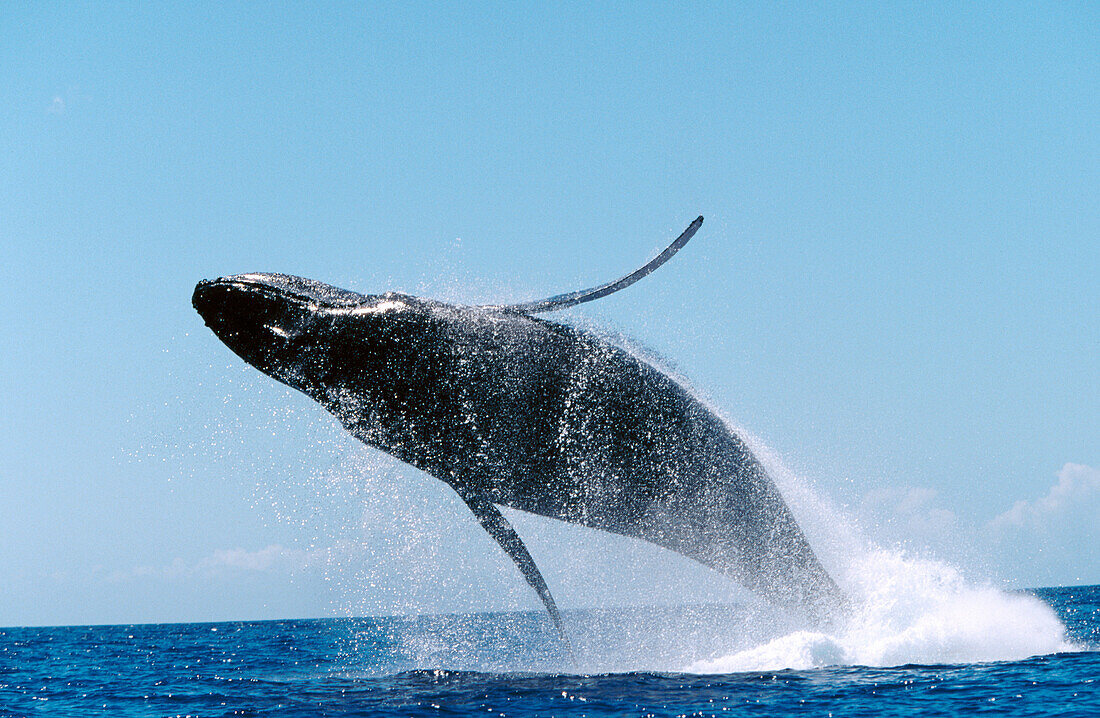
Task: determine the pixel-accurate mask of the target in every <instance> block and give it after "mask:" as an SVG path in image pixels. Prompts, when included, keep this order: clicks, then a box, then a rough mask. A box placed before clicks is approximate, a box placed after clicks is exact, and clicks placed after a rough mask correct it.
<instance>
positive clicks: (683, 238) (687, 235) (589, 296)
mask: <svg viewBox="0 0 1100 718" xmlns="http://www.w3.org/2000/svg"><path fill="white" fill-rule="evenodd" d="M702 224H703V218H702V217H699V218H698V219H696V220H695V221H694V222H692V223H691V224H689V225H688V228H687V229H685V230H684V231H683V233H682V234H681V235H680V236H679V237H677V238H676V239H675V240H674V241H673V242H672V244H670V245H668V246H667V247H665V249H664V251H662V252H661V253H660V254H658V255H657V256H656V257H654V258H653V259H651V260H649V261H648V262H646V263H645V264H644V265H643V266H641V267H639V268H638V269H635V270H634V271H633V272H631V273H630V274H628V275H626V276H625V277H619V278H618V279H616V280H615V281H613V282H608V283H607V284H601V285H600V286H598V287H592V288H591V289H582V290H580V291H577V292H568V293H566V294H558V295H557V296H554V297H550V298H549V299H538V300H535V301H533V302H522V303H520V304H494V305H487V306H486V307H485V308H486V309H500V310H503V311H507V312H520V313H523V314H539V313H542V312H556V311H558V310H559V309H565V308H566V307H573V306H576V305H578V304H584V303H585V302H591V301H593V300H595V299H599V298H600V297H606V296H607V295H608V294H614V293H615V292H617V291H619V290H620V289H626V288H627V287H629V286H630V285H631V284H634V282H637V281H638V280H639V279H641V278H642V277H644V276H646V275H647V274H649V273H650V272H652V271H653V270H655V269H657V267H660V266H661V265H662V264H664V263H665V262H667V261H668V260H669V259H671V258H672V255H674V254H676V253H677V252H679V251H680V248H681V247H683V246H684V245H685V244H687V243H688V240H690V239H691V238H692V237H694V236H695V233H696V232H697V231H699V227H700V226H702Z"/></svg>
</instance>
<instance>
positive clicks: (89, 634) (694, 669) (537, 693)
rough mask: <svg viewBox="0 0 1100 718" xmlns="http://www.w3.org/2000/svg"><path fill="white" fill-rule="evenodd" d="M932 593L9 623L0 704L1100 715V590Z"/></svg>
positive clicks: (156, 709) (240, 710) (211, 709)
mask: <svg viewBox="0 0 1100 718" xmlns="http://www.w3.org/2000/svg"><path fill="white" fill-rule="evenodd" d="M921 600H922V601H925V602H930V603H932V604H935V605H931V606H926V608H925V610H922V611H918V612H917V613H916V614H914V613H912V606H910V607H906V608H904V609H899V608H898V606H897V604H898V598H897V597H896V596H895V597H893V598H891V599H890V600H889V601H887V602H886V603H888V604H890V605H888V606H879V607H877V608H875V609H874V610H871V611H864V612H862V613H860V614H859V615H858V616H857V617H856V618H854V619H853V620H852V622H851V624H850V625H847V626H844V627H842V628H837V629H836V631H835V632H834V633H833V634H828V633H813V632H810V631H806V630H799V629H797V627H795V626H791V627H789V628H791V629H792V630H789V631H786V632H785V629H783V628H780V629H778V630H777V629H776V625H777V624H776V623H775V620H774V617H770V618H766V619H765V617H764V616H763V614H761V613H760V609H759V608H755V609H754V608H747V607H739V606H725V605H701V606H686V607H658V608H654V607H651V608H605V609H600V610H589V611H581V610H574V611H565V612H564V615H565V619H566V623H567V625H568V627H569V631H570V635H571V636H572V639H573V643H574V651H575V655H574V657H573V659H572V660H571V659H570V658H569V657H568V655H567V654H566V653H565V652H564V651H563V650H562V648H561V646H560V645H559V643H558V641H557V639H556V635H555V633H554V630H553V627H552V625H551V624H550V622H549V620H548V619H547V617H546V615H545V614H544V613H541V612H516V613H483V614H468V615H445V616H419V617H385V618H327V619H307V620H284V621H257V622H249V621H244V622H226V623H186V624H141V625H130V626H62V627H44V628H5V629H0V716H5V717H7V716H32V715H33V716H37V715H51V716H55V715H56V716H85V715H111V716H268V715H270V716H375V715H392V716H448V715H449V716H463V715H481V716H513V717H516V718H521V717H524V716H719V715H730V714H738V713H740V714H745V715H816V716H845V715H851V716H855V715H874V716H892V715H898V716H901V715H905V716H909V715H916V714H920V715H935V716H955V715H968V714H970V713H975V712H982V713H990V714H1004V715H1028V716H1032V715H1033V716H1100V692H1098V687H1100V686H1098V685H1097V679H1098V678H1100V586H1076V587H1063V588H1043V589H1035V590H1033V591H1027V592H1015V593H1009V592H1004V591H997V590H994V589H972V588H968V589H966V590H964V591H962V592H959V591H956V592H954V593H952V594H951V595H950V597H947V598H941V599H937V598H936V597H935V596H932V597H931V598H929V597H928V596H927V595H926V596H924V597H923V598H922V599H921ZM899 610H900V612H899ZM901 615H906V616H908V618H907V620H905V621H901V622H900V623H898V622H897V620H896V619H897V617H898V616H901ZM991 616H993V620H992V621H991V619H990V617H991ZM763 625H766V626H768V628H767V629H764V628H761V626H763ZM1032 651H1037V652H1036V653H1034V654H1033V653H1031V652H1032Z"/></svg>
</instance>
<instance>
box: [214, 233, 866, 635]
mask: <svg viewBox="0 0 1100 718" xmlns="http://www.w3.org/2000/svg"><path fill="white" fill-rule="evenodd" d="M702 222H703V218H702V217H699V218H698V219H696V220H695V221H694V222H692V223H691V225H690V226H689V227H688V228H687V229H686V230H685V231H684V232H683V233H682V234H681V235H680V236H679V237H677V239H676V240H675V241H674V242H673V243H672V244H671V245H670V246H669V247H668V248H666V249H665V250H664V251H663V252H661V253H660V254H659V255H658V256H657V257H656V258H654V259H653V260H652V261H650V262H649V263H647V264H646V265H645V266H643V267H641V268H640V269H637V270H635V271H634V272H632V273H630V274H628V275H626V276H624V277H622V278H621V279H618V280H615V281H612V282H608V283H607V284H603V285H600V286H598V287H595V288H593V289H588V290H582V291H578V292H570V293H567V294H561V295H558V296H555V297H550V298H549V299H543V300H539V301H532V302H526V303H520V304H510V305H509V304H502V305H481V306H463V305H457V304H447V303H443V302H439V301H434V300H431V299H426V298H422V297H415V296H410V295H407V294H400V293H397V292H386V293H384V294H377V295H363V294H359V293H357V292H353V291H349V290H346V289H340V288H337V287H334V286H331V285H328V284H325V283H323V282H319V281H316V280H312V279H305V278H302V277H295V276H290V275H285V274H262V273H260V274H239V275H234V276H229V277H223V278H220V279H215V280H204V281H201V282H199V284H198V285H197V286H196V287H195V292H194V296H193V299H192V303H193V305H194V307H195V309H196V310H197V311H198V312H199V314H200V315H201V316H202V318H203V320H204V321H205V323H206V325H207V326H208V327H210V329H212V330H213V331H214V333H215V334H216V335H217V336H218V337H219V338H220V339H221V340H222V341H223V342H224V343H225V344H226V345H227V346H228V347H229V348H230V349H231V350H232V351H233V352H235V353H236V354H238V355H239V356H240V357H241V358H242V359H244V360H245V361H246V362H248V363H249V364H251V365H252V366H254V367H255V368H257V369H259V370H260V371H262V372H264V373H265V374H268V375H269V376H271V377H273V378H275V379H277V380H278V381H280V382H283V383H284V384H287V385H289V386H291V387H294V388H295V389H298V390H300V391H302V392H304V393H305V394H307V395H308V396H310V397H311V398H313V399H314V400H316V401H317V402H318V403H320V404H321V405H322V406H324V407H325V408H326V409H327V410H328V411H330V412H331V413H332V414H333V415H334V416H335V417H336V418H337V419H338V420H339V421H340V423H341V424H343V426H344V427H345V428H346V429H347V430H348V431H349V432H351V433H352V434H353V435H354V436H355V437H356V438H358V439H360V440H361V441H363V442H364V443H366V444H367V445H369V446H372V447H375V448H378V449H381V450H382V451H385V452H386V453H388V454H391V455H392V456H394V457H396V458H398V459H400V460H401V461H404V462H407V463H409V464H411V465H412V466H414V467H416V468H418V469H421V470H423V471H425V472H427V473H428V474H431V475H432V476H434V477H436V478H438V479H440V480H442V481H443V482H445V483H446V484H448V485H449V486H451V487H452V488H453V489H454V490H455V491H456V492H457V494H458V496H459V497H461V499H462V500H463V501H464V502H465V503H466V505H467V506H469V508H470V510H471V511H472V512H473V514H474V516H475V517H476V518H477V520H478V521H479V522H480V524H481V526H483V527H484V528H485V530H486V531H488V533H489V534H490V535H492V537H493V538H494V539H496V541H497V542H498V543H499V544H500V546H501V548H503V549H504V551H505V552H506V553H507V554H508V555H509V556H510V557H511V558H512V560H513V561H514V562H515V563H516V565H517V567H518V568H519V569H520V571H521V572H522V573H523V576H524V578H525V579H526V580H527V582H528V583H529V584H530V585H531V587H532V588H533V589H534V590H535V591H536V592H537V593H538V595H539V597H540V598H541V599H542V601H543V603H544V604H545V606H546V609H547V611H548V613H549V614H550V617H551V619H552V620H553V622H554V624H555V626H556V627H557V629H558V632H559V634H560V635H561V637H562V639H563V640H564V641H565V644H566V646H568V640H567V639H566V633H565V629H564V626H563V624H562V620H561V616H560V614H559V611H558V609H557V606H556V604H555V602H554V598H553V596H552V595H551V593H550V590H549V588H548V587H547V585H546V581H545V580H544V579H543V577H542V575H541V573H540V572H539V570H538V567H537V566H536V565H535V562H534V561H533V560H532V558H531V555H530V554H529V553H528V551H527V548H526V547H525V546H524V544H523V541H522V540H521V539H520V537H519V535H518V534H517V533H516V531H515V530H514V529H513V528H512V526H511V524H510V523H509V522H508V520H507V519H506V518H505V517H504V516H503V515H502V514H501V512H500V511H499V509H498V508H497V507H498V506H508V507H512V508H515V509H520V510H522V511H528V512H531V513H535V514H539V515H542V516H548V517H551V518H555V519H560V520H563V521H569V522H572V523H576V524H581V525H584V526H588V527H592V528H596V529H602V530H604V531H610V532H614V533H617V534H621V535H624V536H630V537H634V538H638V539H642V540H645V541H649V542H651V543H654V544H657V545H658V546H662V547H665V548H667V549H671V550H672V551H675V552H677V553H680V554H682V555H684V556H687V557H689V558H692V559H694V560H696V561H698V562H700V563H702V564H704V565H706V566H709V567H711V568H712V569H715V570H717V571H720V572H722V573H724V574H726V575H728V576H730V577H731V578H733V579H734V580H736V581H738V582H739V583H741V584H742V585H744V586H745V587H747V588H749V589H751V590H752V591H754V592H756V593H757V594H758V595H760V596H761V597H763V598H764V599H765V600H768V601H770V602H772V603H775V604H779V605H781V606H784V607H787V608H791V609H795V610H797V611H798V612H799V613H800V614H802V615H804V616H807V617H809V618H811V619H812V620H814V621H815V622H824V621H827V620H829V618H830V617H831V616H832V615H833V614H834V613H835V611H836V610H838V609H839V608H840V607H841V606H842V605H843V604H844V602H845V599H844V597H843V595H842V593H841V592H840V590H839V589H838V588H837V586H836V584H835V583H834V582H833V580H832V578H830V576H829V574H828V573H827V572H826V571H825V569H824V568H823V567H822V565H821V563H820V562H819V561H818V559H817V557H816V556H815V555H814V552H813V550H812V549H811V548H810V545H809V543H808V542H807V540H806V538H805V536H804V535H803V533H802V530H801V529H800V528H799V526H798V524H797V523H796V521H795V519H794V517H793V516H792V515H791V512H790V510H789V509H788V508H787V506H786V504H785V503H784V501H783V498H782V496H781V495H780V492H779V490H778V489H777V487H776V485H775V484H774V482H773V481H772V480H771V478H770V477H769V476H768V474H767V472H766V471H765V470H764V467H763V466H762V465H761V463H760V461H758V460H757V458H756V457H755V456H753V454H752V453H751V452H750V450H749V449H748V447H747V446H746V444H745V442H744V441H743V440H742V439H741V438H740V437H739V436H738V435H737V434H736V433H735V432H734V431H733V430H732V429H731V428H730V427H729V426H728V425H727V423H726V422H725V421H723V420H722V419H721V418H720V417H718V416H717V415H716V414H715V413H714V412H712V411H711V410H710V409H708V408H707V407H706V406H705V405H704V404H703V403H702V402H700V401H699V400H698V399H697V398H696V397H695V396H694V395H693V394H692V393H691V392H690V391H688V390H687V389H686V388H685V387H684V386H683V385H681V384H680V383H679V382H678V381H677V380H675V379H674V378H673V377H671V376H669V375H668V374H667V373H665V372H663V371H661V370H659V369H658V368H656V367H654V366H652V365H651V364H649V363H647V362H646V361H644V360H642V359H640V358H639V357H637V356H635V355H634V354H632V353H630V352H628V351H626V350H624V349H623V348H621V347H619V346H617V345H615V344H613V343H612V342H610V341H608V340H607V339H606V338H603V337H601V336H598V335H596V334H595V333H593V332H591V331H587V330H582V329H578V328H575V327H573V326H570V325H568V324H564V323H558V322H552V321H549V320H546V319H543V318H541V317H539V316H536V315H539V314H543V313H546V312H552V311H555V310H559V309H562V308H565V307H568V306H574V305H577V304H581V303H584V302H588V301H592V300H595V299H598V298H600V297H603V296H606V295H608V294H611V293H613V292H616V291H619V290H621V289H624V288H626V287H627V286H629V285H631V284H633V283H634V282H636V281H638V280H639V279H641V278H642V277H644V276H646V275H647V274H649V273H650V272H652V271H653V270H654V269H656V268H657V267H659V266H660V265H661V264H663V263H664V262H666V261H667V260H668V259H669V258H670V257H672V255H673V254H675V253H676V252H677V251H678V250H679V249H680V248H681V247H683V246H684V245H685V244H686V243H687V242H688V240H690V239H691V237H692V236H693V235H694V234H695V232H696V231H697V230H698V229H699V227H700V225H701V224H702Z"/></svg>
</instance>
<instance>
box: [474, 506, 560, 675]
mask: <svg viewBox="0 0 1100 718" xmlns="http://www.w3.org/2000/svg"><path fill="white" fill-rule="evenodd" d="M459 496H461V497H462V500H463V501H465V502H466V505H467V506H469V507H470V510H471V511H473V512H474V516H476V517H477V520H478V522H479V523H480V524H481V526H482V527H483V528H484V529H485V530H486V531H488V532H489V535H490V536H492V537H493V538H495V539H496V540H497V543H499V544H500V547H501V548H502V549H504V552H505V553H507V554H508V555H509V556H511V557H512V560H513V561H515V562H516V566H519V570H520V571H522V572H523V577H524V578H525V579H527V583H529V584H531V588H533V589H535V592H536V593H538V595H539V598H541V599H542V602H543V603H544V604H545V605H546V610H547V612H548V613H549V614H550V618H551V619H552V620H553V621H554V625H555V626H556V627H557V629H558V635H559V636H561V640H562V642H563V643H564V644H565V648H566V650H567V651H568V652H569V655H570V656H571V657H572V655H573V649H572V647H571V646H570V645H569V638H568V637H566V635H565V625H564V624H563V623H562V620H561V614H560V613H558V606H557V604H555V603H554V597H553V596H551V595H550V589H549V588H548V587H547V586H546V581H545V580H544V579H543V577H542V574H541V573H539V568H538V566H536V565H535V560H534V559H533V558H531V554H530V553H528V552H527V547H526V546H524V545H523V540H522V539H521V538H520V537H519V534H517V533H516V530H515V529H514V528H512V524H511V523H509V522H508V519H506V518H504V515H503V514H502V513H500V510H499V509H497V507H496V506H494V505H493V502H492V501H490V500H489V499H488V497H486V496H485V495H484V494H480V493H477V492H463V491H460V492H459Z"/></svg>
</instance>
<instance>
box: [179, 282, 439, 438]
mask: <svg viewBox="0 0 1100 718" xmlns="http://www.w3.org/2000/svg"><path fill="white" fill-rule="evenodd" d="M192 304H193V305H194V307H195V309H196V310H197V311H198V313H199V314H200V315H201V316H202V318H203V320H204V321H205V322H206V325H207V326H208V327H209V328H210V329H211V330H212V331H213V332H214V334H216V335H217V337H218V338H219V339H221V340H222V342H224V343H225V345H226V346H228V347H229V348H230V349H231V350H233V352H234V353H236V354H237V355H238V356H240V357H241V358H242V359H244V360H245V361H246V362H248V363H249V364H251V365H252V366H254V367H255V368H257V369H259V370H260V371H262V372H264V373H265V374H267V375H268V376H271V377H273V378H274V379H277V380H278V381H280V382H283V383H284V384H287V385H288V386H291V387H293V388H295V389H298V390H300V391H302V392H304V393H305V394H307V395H308V396H310V397H312V398H313V399H315V400H317V401H318V402H320V403H321V404H323V405H324V406H325V407H326V408H327V409H329V411H331V412H333V413H334V414H336V416H337V417H338V418H340V419H341V421H343V422H344V423H345V425H346V426H348V428H349V429H352V430H353V431H354V433H356V434H358V435H359V436H360V437H361V438H364V439H365V440H366V439H367V436H365V435H372V434H375V433H377V431H378V430H379V425H380V423H381V422H382V421H383V420H384V419H385V417H387V416H394V415H395V414H403V413H406V412H405V411H403V409H410V408H412V407H409V406H408V405H409V404H410V402H412V403H415V400H416V397H415V396H412V394H414V393H416V392H417V391H418V389H419V390H425V389H429V388H430V387H431V386H432V385H433V384H435V382H436V381H437V380H438V377H437V376H435V375H436V374H437V373H438V367H440V366H441V365H443V364H445V362H443V361H441V359H442V357H437V356H433V351H438V347H440V346H441V342H439V341H438V339H439V336H440V332H441V331H444V322H443V321H442V319H441V317H440V313H439V311H438V307H437V306H436V303H433V302H430V301H428V300H423V299H419V298H417V297H412V296H408V295H404V294H398V293H395V292H387V293H385V294H378V295H364V294H359V293H357V292H352V291H349V290H346V289H340V288H338V287H334V286H332V285H329V284H325V283H324V282H318V281H315V280H312V279H305V278H302V277H295V276H291V275H286V274H260V273H255V274H238V275H234V276H230V277H222V278H220V279H214V280H204V281H202V282H199V284H198V285H197V286H196V287H195V293H194V295H193V297H192ZM441 306H445V305H441ZM352 424H355V425H356V426H354V427H353V426H352ZM369 443H376V442H374V441H371V442H369Z"/></svg>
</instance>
